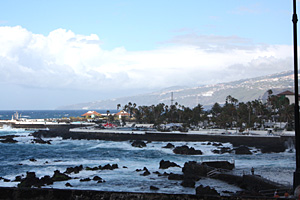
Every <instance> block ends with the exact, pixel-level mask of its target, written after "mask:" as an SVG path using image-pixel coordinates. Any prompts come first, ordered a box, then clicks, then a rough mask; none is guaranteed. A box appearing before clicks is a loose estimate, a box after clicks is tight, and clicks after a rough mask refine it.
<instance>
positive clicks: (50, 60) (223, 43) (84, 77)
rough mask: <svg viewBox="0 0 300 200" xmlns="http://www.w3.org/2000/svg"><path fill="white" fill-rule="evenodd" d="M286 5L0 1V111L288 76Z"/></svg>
mask: <svg viewBox="0 0 300 200" xmlns="http://www.w3.org/2000/svg"><path fill="white" fill-rule="evenodd" d="M297 3H298V4H300V1H297ZM292 6H293V5H292V0H226V1H225V0H210V1H207V0H185V1H183V0H151V1H146V0H112V1H104V0H95V1H93V0H85V1H82V0H59V1H58V0H51V1H44V0H41V1H36V0H35V1H33V0H27V1H23V0H11V1H2V2H1V7H0V72H1V73H0V89H1V93H2V95H1V97H0V110H18V109H19V110H20V109H23V110H28V109H55V108H57V107H59V106H63V105H70V104H76V103H83V102H91V101H96V100H105V99H112V98H117V97H122V96H131V95H136V94H143V93H148V92H152V91H157V90H160V89H163V88H168V87H172V86H187V87H195V86H200V85H207V84H216V83H221V82H229V81H234V80H239V79H244V78H251V77H257V76H262V75H268V74H273V73H277V72H282V71H287V70H293V58H292V57H293V38H292V37H293V29H292V28H293V25H292V21H291V19H292ZM297 6H298V5H297ZM297 9H298V7H297ZM298 10H299V9H298Z"/></svg>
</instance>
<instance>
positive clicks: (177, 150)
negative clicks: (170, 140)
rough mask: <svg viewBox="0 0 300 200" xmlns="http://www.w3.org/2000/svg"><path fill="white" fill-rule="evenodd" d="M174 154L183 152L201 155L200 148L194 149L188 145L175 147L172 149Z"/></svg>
mask: <svg viewBox="0 0 300 200" xmlns="http://www.w3.org/2000/svg"><path fill="white" fill-rule="evenodd" d="M173 152H174V153H175V154H184V155H202V151H201V150H195V149H194V148H193V147H188V146H186V145H183V146H179V147H176V148H175V149H173Z"/></svg>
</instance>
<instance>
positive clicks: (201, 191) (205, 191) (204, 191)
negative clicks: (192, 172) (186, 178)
mask: <svg viewBox="0 0 300 200" xmlns="http://www.w3.org/2000/svg"><path fill="white" fill-rule="evenodd" d="M196 195H198V196H220V194H219V193H218V192H217V191H216V190H215V189H214V188H210V187H209V186H206V187H204V186H203V185H200V186H198V187H197V188H196Z"/></svg>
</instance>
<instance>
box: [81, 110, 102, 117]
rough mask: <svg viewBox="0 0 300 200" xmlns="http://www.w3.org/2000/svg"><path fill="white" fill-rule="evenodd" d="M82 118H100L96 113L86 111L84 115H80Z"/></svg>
mask: <svg viewBox="0 0 300 200" xmlns="http://www.w3.org/2000/svg"><path fill="white" fill-rule="evenodd" d="M81 116H82V117H87V118H88V117H90V118H95V117H96V116H101V114H100V113H98V112H96V111H88V112H86V113H84V114H83V115H81Z"/></svg>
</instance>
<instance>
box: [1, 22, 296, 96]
mask: <svg viewBox="0 0 300 200" xmlns="http://www.w3.org/2000/svg"><path fill="white" fill-rule="evenodd" d="M170 43H171V45H170ZM164 45H165V46H163V47H161V48H160V49H155V50H149V51H127V50H126V49H125V48H124V47H119V48H115V49H113V50H111V51H107V50H104V49H102V48H101V40H100V38H99V37H98V36H97V35H95V34H91V35H88V36H85V35H78V34H75V33H73V32H72V31H67V30H65V29H57V30H54V31H52V32H51V33H49V35H47V36H44V35H40V34H34V33H31V32H29V31H28V30H26V29H24V28H22V27H20V26H16V27H0V46H1V48H0V70H1V74H0V82H3V83H9V84H17V85H21V86H26V87H38V88H55V89H83V90H94V91H101V90H105V89H115V88H118V89H120V88H121V89H124V90H127V89H141V88H147V89H149V88H153V89H158V88H164V87H169V86H173V85H197V84H212V83H216V82H225V81H230V80H236V79H240V78H246V77H253V76H258V75H264V74H270V73H275V72H280V71H284V70H289V68H291V69H292V66H290V65H291V58H290V57H291V56H292V47H291V46H284V45H255V44H252V43H251V41H250V40H248V39H244V38H239V37H237V36H229V37H224V36H205V35H202V36H201V35H195V34H194V35H183V36H178V37H175V38H173V39H171V40H170V41H167V42H165V43H164Z"/></svg>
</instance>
